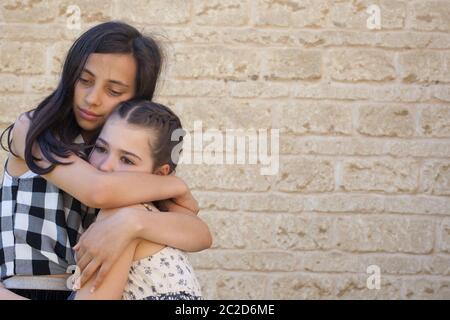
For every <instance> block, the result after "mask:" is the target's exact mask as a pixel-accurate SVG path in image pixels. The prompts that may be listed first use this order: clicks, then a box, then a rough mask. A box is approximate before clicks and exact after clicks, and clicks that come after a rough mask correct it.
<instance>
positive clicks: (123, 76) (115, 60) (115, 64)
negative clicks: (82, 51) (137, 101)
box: [83, 53, 137, 86]
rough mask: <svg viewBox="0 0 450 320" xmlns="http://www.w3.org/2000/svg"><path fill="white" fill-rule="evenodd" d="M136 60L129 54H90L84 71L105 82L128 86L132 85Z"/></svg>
mask: <svg viewBox="0 0 450 320" xmlns="http://www.w3.org/2000/svg"><path fill="white" fill-rule="evenodd" d="M136 70H137V66H136V60H135V59H134V57H133V55H131V54H116V53H92V54H90V55H89V57H88V59H87V61H86V64H85V66H84V70H83V71H86V72H88V73H92V74H93V76H95V77H96V78H100V79H102V80H105V81H118V82H122V83H124V84H126V85H128V86H131V85H133V84H134V79H135V77H136Z"/></svg>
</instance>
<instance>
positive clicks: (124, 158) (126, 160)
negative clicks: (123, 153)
mask: <svg viewBox="0 0 450 320" xmlns="http://www.w3.org/2000/svg"><path fill="white" fill-rule="evenodd" d="M120 160H121V161H122V162H123V163H125V164H127V165H130V166H134V162H133V161H131V160H130V159H128V158H127V157H122V158H120Z"/></svg>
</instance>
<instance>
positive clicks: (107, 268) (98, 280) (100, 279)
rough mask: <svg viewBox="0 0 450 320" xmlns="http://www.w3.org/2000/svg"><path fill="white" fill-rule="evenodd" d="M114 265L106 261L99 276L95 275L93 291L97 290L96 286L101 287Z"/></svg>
mask: <svg viewBox="0 0 450 320" xmlns="http://www.w3.org/2000/svg"><path fill="white" fill-rule="evenodd" d="M111 267H112V265H111V264H109V263H104V264H103V265H102V267H101V268H100V271H99V272H98V274H97V276H96V277H95V281H94V285H93V287H92V289H91V293H92V292H94V291H95V289H96V288H98V287H100V286H101V284H102V283H103V281H104V280H105V277H106V275H107V274H108V272H109V271H110V269H111Z"/></svg>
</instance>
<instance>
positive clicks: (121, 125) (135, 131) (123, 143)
mask: <svg viewBox="0 0 450 320" xmlns="http://www.w3.org/2000/svg"><path fill="white" fill-rule="evenodd" d="M149 136H150V132H149V130H146V129H145V128H141V127H138V126H133V125H130V124H128V123H127V122H126V120H124V119H120V118H119V117H118V116H115V115H113V116H111V117H110V118H109V119H108V121H106V123H105V125H104V126H103V129H102V131H101V133H100V136H99V138H100V141H104V142H106V143H107V144H108V145H109V147H110V148H111V149H117V150H126V151H129V152H132V153H135V154H138V155H139V156H140V157H141V155H142V157H141V158H147V157H150V155H151V152H150V144H149V139H150V137H149Z"/></svg>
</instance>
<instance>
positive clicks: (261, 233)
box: [0, 0, 450, 299]
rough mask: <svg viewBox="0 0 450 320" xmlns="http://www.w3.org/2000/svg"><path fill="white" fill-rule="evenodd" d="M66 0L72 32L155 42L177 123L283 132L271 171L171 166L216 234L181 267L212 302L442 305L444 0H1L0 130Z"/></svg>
mask: <svg viewBox="0 0 450 320" xmlns="http://www.w3.org/2000/svg"><path fill="white" fill-rule="evenodd" d="M69 5H77V6H78V7H79V8H80V12H81V18H80V22H81V29H82V30H85V29H87V28H88V27H90V26H91V25H93V24H97V23H98V22H101V21H106V20H110V19H122V20H125V21H127V22H130V23H132V24H133V25H135V26H137V27H139V28H143V29H144V30H146V31H151V32H153V33H156V34H159V35H161V39H164V44H165V48H166V51H167V54H168V67H167V69H166V71H165V74H164V81H162V82H161V84H162V86H161V89H160V91H159V94H158V98H157V100H159V101H162V102H165V103H167V104H168V105H169V106H171V107H173V108H174V109H175V110H176V111H177V112H178V113H179V114H180V115H181V117H182V120H183V122H184V124H185V126H186V127H187V128H191V129H192V127H193V122H194V121H195V120H202V121H203V126H204V129H206V128H217V129H220V130H225V129H226V128H242V129H251V128H261V129H263V128H270V129H280V170H279V172H278V174H277V175H275V176H262V175H261V174H260V172H259V168H258V166H255V165H234V166H233V165H214V166H213V165H205V164H204V165H184V166H182V167H181V168H180V175H181V176H183V177H184V178H185V179H186V180H187V181H188V183H189V185H190V186H191V187H192V188H193V190H194V193H195V195H196V196H197V198H198V199H199V201H200V204H201V208H202V210H201V213H200V215H201V217H202V218H203V219H205V220H206V221H207V222H208V223H209V225H210V227H211V230H212V232H213V235H214V244H213V248H212V249H210V250H207V251H204V252H202V253H199V254H193V255H191V259H192V261H193V263H194V266H195V268H196V270H197V273H198V275H199V277H200V281H201V283H202V286H203V290H204V294H205V296H206V297H207V298H212V299H230V298H232V299H245V298H249V299H260V298H261V299H273V298H277V299H320V298H327V299H342V298H357V299H372V298H377V299H391V298H394V299H409V298H418V299H431V298H444V299H450V198H449V195H450V106H449V102H450V89H449V84H450V35H449V33H450V1H449V0H417V1H415V0H399V1H394V0H367V1H366V0H354V1H350V0H339V1H331V0H239V1H238V0H220V1H219V0H211V1H207V0H173V1H166V0H126V1H122V0H115V1H101V2H98V1H85V0H80V1H66V0H64V1H42V0H35V1H29V0H23V1H16V0H2V1H1V3H0V121H1V126H2V127H5V126H6V125H7V124H8V123H10V122H11V121H13V120H14V119H15V117H16V116H17V115H18V114H19V113H20V112H22V111H25V110H27V109H30V108H31V107H33V106H34V105H35V104H36V103H37V102H38V101H40V100H41V99H42V98H43V97H45V96H46V95H47V94H48V93H49V92H50V91H51V90H52V88H54V86H55V84H56V82H57V78H58V73H59V71H60V69H61V62H62V60H63V58H64V54H65V52H66V50H67V49H68V46H70V44H71V42H72V41H73V40H74V39H75V38H76V36H77V34H78V31H77V30H71V29H68V28H67V21H68V19H73V18H74V15H71V16H69V14H68V13H67V8H68V6H69ZM371 5H377V6H378V8H379V9H380V13H381V29H380V30H372V29H369V28H368V25H367V21H368V19H369V18H370V17H369V16H370V13H368V12H367V11H366V9H367V8H368V7H369V6H371ZM75 18H76V17H75ZM3 156H4V154H3ZM371 265H376V266H378V267H379V268H380V271H381V288H380V289H379V290H377V289H369V288H368V287H367V279H368V277H369V276H371V274H369V273H367V268H368V267H369V266H371Z"/></svg>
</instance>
